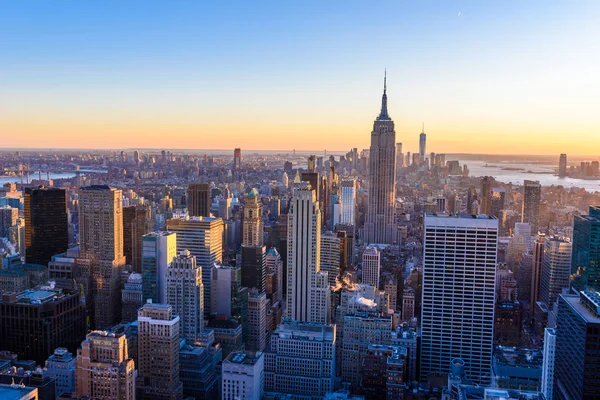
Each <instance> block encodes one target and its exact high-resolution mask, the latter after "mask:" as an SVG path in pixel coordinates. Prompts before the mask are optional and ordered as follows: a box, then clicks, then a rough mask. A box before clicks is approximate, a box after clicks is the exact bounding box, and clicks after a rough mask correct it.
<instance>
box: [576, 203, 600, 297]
mask: <svg viewBox="0 0 600 400" xmlns="http://www.w3.org/2000/svg"><path fill="white" fill-rule="evenodd" d="M571 274H572V277H573V278H574V279H573V280H572V281H571V286H572V288H573V289H575V290H577V291H581V290H584V289H585V288H586V287H590V288H593V289H595V290H600V206H590V209H589V215H573V256H572V260H571Z"/></svg>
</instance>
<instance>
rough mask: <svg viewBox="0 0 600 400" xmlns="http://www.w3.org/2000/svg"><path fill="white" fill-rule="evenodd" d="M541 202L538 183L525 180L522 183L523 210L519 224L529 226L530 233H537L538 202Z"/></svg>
mask: <svg viewBox="0 0 600 400" xmlns="http://www.w3.org/2000/svg"><path fill="white" fill-rule="evenodd" d="M541 200H542V186H541V185H540V183H539V182H538V181H529V180H525V182H524V183H523V208H522V212H521V222H527V223H528V224H529V225H531V232H532V233H533V234H534V235H535V234H537V233H538V230H539V226H540V202H541Z"/></svg>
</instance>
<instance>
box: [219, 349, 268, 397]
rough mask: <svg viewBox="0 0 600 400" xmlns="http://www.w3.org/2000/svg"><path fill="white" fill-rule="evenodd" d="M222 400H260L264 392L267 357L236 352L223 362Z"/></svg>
mask: <svg viewBox="0 0 600 400" xmlns="http://www.w3.org/2000/svg"><path fill="white" fill-rule="evenodd" d="M222 371H223V377H222V379H221V382H222V384H221V399H222V400H240V399H248V400H250V399H260V398H262V395H263V392H264V382H265V357H264V355H263V353H261V352H249V351H239V352H238V351H236V352H233V353H231V354H229V356H227V358H226V359H225V360H223V366H222Z"/></svg>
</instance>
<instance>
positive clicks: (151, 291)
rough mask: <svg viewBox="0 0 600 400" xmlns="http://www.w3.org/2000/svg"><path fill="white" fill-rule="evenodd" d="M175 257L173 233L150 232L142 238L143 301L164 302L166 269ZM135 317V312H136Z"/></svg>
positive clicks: (175, 248) (175, 247) (175, 235)
mask: <svg viewBox="0 0 600 400" xmlns="http://www.w3.org/2000/svg"><path fill="white" fill-rule="evenodd" d="M176 256H177V234H176V233H175V232H151V233H148V234H146V235H144V236H142V292H143V301H144V302H145V301H146V300H148V299H150V300H152V302H153V303H165V302H166V297H165V296H166V281H165V277H166V276H167V269H168V268H169V266H170V265H171V263H172V262H173V259H174V258H175V257H176ZM136 316H137V311H136Z"/></svg>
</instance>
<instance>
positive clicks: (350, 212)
mask: <svg viewBox="0 0 600 400" xmlns="http://www.w3.org/2000/svg"><path fill="white" fill-rule="evenodd" d="M340 192H341V196H342V215H341V218H340V223H341V224H350V225H354V220H355V215H356V180H355V179H345V180H343V181H342V187H341V189H340Z"/></svg>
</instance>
